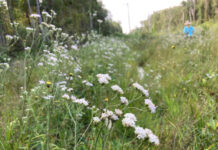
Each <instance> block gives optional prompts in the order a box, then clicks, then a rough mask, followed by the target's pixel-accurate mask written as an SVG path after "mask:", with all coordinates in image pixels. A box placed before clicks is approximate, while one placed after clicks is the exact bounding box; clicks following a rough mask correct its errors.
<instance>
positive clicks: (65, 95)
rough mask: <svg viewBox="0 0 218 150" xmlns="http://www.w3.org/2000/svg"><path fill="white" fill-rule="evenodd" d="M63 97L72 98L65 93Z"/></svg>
mask: <svg viewBox="0 0 218 150" xmlns="http://www.w3.org/2000/svg"><path fill="white" fill-rule="evenodd" d="M62 98H65V99H70V96H69V95H68V94H64V95H63V96H62Z"/></svg>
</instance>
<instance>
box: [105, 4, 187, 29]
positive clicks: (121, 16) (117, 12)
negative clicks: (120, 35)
mask: <svg viewBox="0 0 218 150" xmlns="http://www.w3.org/2000/svg"><path fill="white" fill-rule="evenodd" d="M101 1H102V3H103V5H104V7H105V8H106V9H107V10H109V12H110V15H111V17H112V19H113V20H114V21H118V22H120V24H121V27H122V29H123V32H124V33H129V31H130V30H129V21H128V6H129V16H130V29H131V30H132V29H135V28H137V27H140V26H141V21H143V20H146V18H147V17H148V16H149V15H151V14H152V13H153V12H154V11H157V10H162V9H165V8H169V7H173V6H177V5H180V4H181V2H182V1H183V0H101ZM127 4H128V5H127Z"/></svg>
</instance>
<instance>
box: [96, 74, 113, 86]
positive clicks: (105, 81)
mask: <svg viewBox="0 0 218 150" xmlns="http://www.w3.org/2000/svg"><path fill="white" fill-rule="evenodd" d="M96 76H97V78H98V82H99V83H100V84H108V83H109V80H111V77H110V76H109V75H108V74H97V75H96Z"/></svg>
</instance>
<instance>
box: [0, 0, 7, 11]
mask: <svg viewBox="0 0 218 150" xmlns="http://www.w3.org/2000/svg"><path fill="white" fill-rule="evenodd" d="M2 6H4V7H5V8H6V9H8V5H7V2H6V0H0V7H2Z"/></svg>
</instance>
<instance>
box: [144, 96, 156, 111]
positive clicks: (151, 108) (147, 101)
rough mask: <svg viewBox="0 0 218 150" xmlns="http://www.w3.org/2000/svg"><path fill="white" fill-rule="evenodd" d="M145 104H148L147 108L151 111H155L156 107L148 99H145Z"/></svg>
mask: <svg viewBox="0 0 218 150" xmlns="http://www.w3.org/2000/svg"><path fill="white" fill-rule="evenodd" d="M145 104H146V105H148V108H149V109H150V110H151V113H155V111H156V108H157V107H156V106H155V105H154V104H153V103H152V101H151V100H150V99H145Z"/></svg>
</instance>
